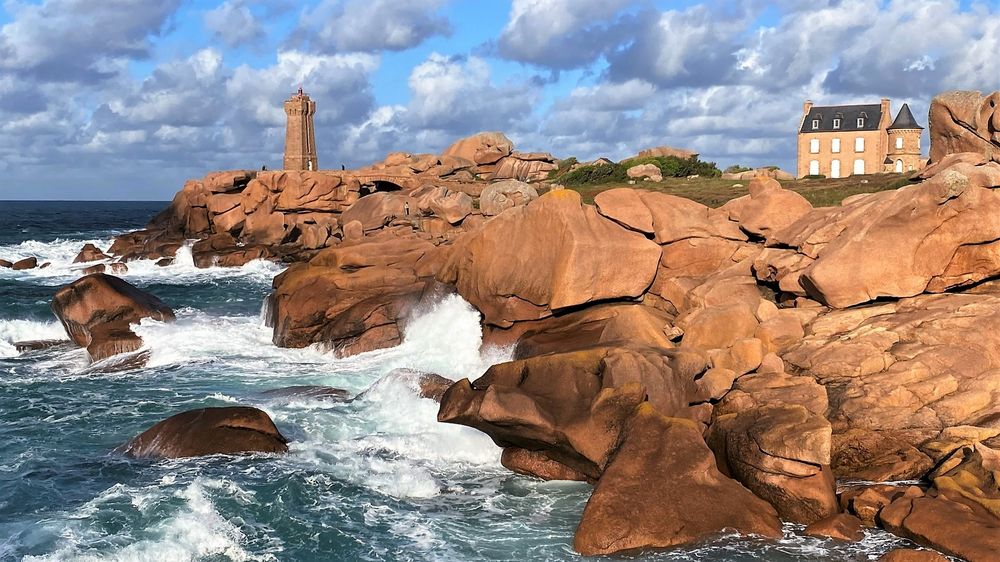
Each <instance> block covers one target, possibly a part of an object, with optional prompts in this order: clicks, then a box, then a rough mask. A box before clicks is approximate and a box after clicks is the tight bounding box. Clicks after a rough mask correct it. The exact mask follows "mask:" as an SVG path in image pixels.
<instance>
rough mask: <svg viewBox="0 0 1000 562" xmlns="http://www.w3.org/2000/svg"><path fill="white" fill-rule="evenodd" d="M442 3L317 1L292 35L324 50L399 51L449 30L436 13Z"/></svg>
mask: <svg viewBox="0 0 1000 562" xmlns="http://www.w3.org/2000/svg"><path fill="white" fill-rule="evenodd" d="M444 4H445V0H346V1H344V0H321V1H320V3H319V4H318V5H317V6H316V7H315V8H313V9H307V10H305V11H304V13H303V15H302V18H301V22H300V27H299V31H298V32H297V33H296V35H301V36H304V37H305V38H306V39H307V40H308V42H309V45H310V46H311V47H312V48H314V49H316V50H319V51H321V52H327V53H329V52H349V51H360V52H377V51H400V50H404V49H408V48H411V47H415V46H417V45H419V44H421V43H423V42H424V41H425V40H426V39H428V38H430V37H433V36H435V35H447V34H449V33H450V32H451V24H450V23H449V22H448V20H447V19H446V18H444V17H443V16H440V15H438V13H437V12H438V10H439V9H440V8H441V6H443V5H444Z"/></svg>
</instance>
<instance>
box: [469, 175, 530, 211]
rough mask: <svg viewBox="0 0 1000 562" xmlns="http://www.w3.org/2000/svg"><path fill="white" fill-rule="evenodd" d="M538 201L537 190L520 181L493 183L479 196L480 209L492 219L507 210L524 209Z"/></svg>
mask: <svg viewBox="0 0 1000 562" xmlns="http://www.w3.org/2000/svg"><path fill="white" fill-rule="evenodd" d="M535 199H538V192H537V191H535V188H533V187H531V186H530V185H528V184H526V183H524V182H523V181H518V180H504V181H500V182H496V183H491V184H490V185H488V186H486V188H485V189H483V192H482V194H481V195H480V196H479V208H480V209H481V210H482V211H483V214H484V215H486V216H488V217H492V216H495V215H499V214H500V213H502V212H504V211H506V210H507V209H512V208H514V207H522V206H524V205H527V204H528V203H530V202H532V201H534V200H535Z"/></svg>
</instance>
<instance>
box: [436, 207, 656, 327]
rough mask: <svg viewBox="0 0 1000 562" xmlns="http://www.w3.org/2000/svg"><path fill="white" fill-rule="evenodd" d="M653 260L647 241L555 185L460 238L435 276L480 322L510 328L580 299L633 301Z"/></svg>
mask: <svg viewBox="0 0 1000 562" xmlns="http://www.w3.org/2000/svg"><path fill="white" fill-rule="evenodd" d="M659 258H660V248H659V246H657V245H656V244H655V243H653V242H651V241H649V240H647V239H646V238H645V237H643V236H642V235H640V234H638V233H634V232H630V231H628V230H626V229H624V228H621V227H620V226H619V225H617V224H615V223H614V222H612V221H609V220H606V219H604V218H603V217H601V216H600V215H599V214H598V213H597V212H596V211H595V210H594V208H593V207H590V206H585V205H583V204H582V201H581V199H580V195H579V194H578V193H576V192H574V191H570V190H559V191H553V192H550V193H547V194H545V195H543V196H542V197H540V198H539V199H538V200H536V201H534V202H532V203H531V204H530V205H527V206H525V207H518V208H515V209H513V210H510V211H508V212H506V213H503V214H501V215H499V216H497V217H496V218H494V219H493V220H490V221H489V222H487V223H486V224H485V225H484V226H483V227H482V228H481V229H479V230H477V231H473V232H469V233H468V234H466V235H464V236H462V237H461V238H460V239H459V240H457V241H456V242H455V244H454V245H453V246H452V249H451V251H450V253H449V256H448V260H447V262H446V263H445V265H444V267H443V268H442V270H441V272H440V273H439V275H438V279H439V280H440V281H442V282H445V283H450V284H454V285H455V286H456V287H457V289H458V292H459V293H460V294H461V295H462V296H463V297H464V298H465V300H467V301H469V302H470V303H471V304H472V305H473V306H475V307H476V308H477V309H479V311H480V312H482V314H483V317H484V321H485V323H486V324H488V325H493V326H499V327H510V326H511V325H513V323H514V322H518V321H524V320H538V319H541V318H546V317H549V316H551V315H552V314H553V312H554V311H560V310H567V309H571V308H576V307H580V306H581V305H585V304H590V303H595V302H600V301H611V300H630V299H637V298H639V297H640V296H642V294H643V293H644V292H645V291H646V289H647V288H648V287H649V285H650V283H651V282H652V280H653V277H654V275H655V273H656V267H657V263H658V261H659ZM595 279H600V282H599V283H597V282H595V281H594V280H595Z"/></svg>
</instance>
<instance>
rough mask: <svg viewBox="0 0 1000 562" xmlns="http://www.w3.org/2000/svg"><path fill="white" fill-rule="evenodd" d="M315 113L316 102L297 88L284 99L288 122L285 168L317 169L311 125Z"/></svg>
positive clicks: (314, 138)
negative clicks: (296, 90)
mask: <svg viewBox="0 0 1000 562" xmlns="http://www.w3.org/2000/svg"><path fill="white" fill-rule="evenodd" d="M315 114H316V102H314V101H312V100H311V99H309V95H308V94H306V93H304V92H303V91H302V88H299V91H298V92H296V93H294V94H292V97H290V98H288V99H287V100H286V101H285V115H287V116H288V124H287V125H286V128H285V165H284V169H286V170H318V169H319V163H318V162H317V160H316V129H315V128H314V126H313V115H315Z"/></svg>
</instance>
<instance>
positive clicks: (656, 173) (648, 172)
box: [625, 164, 663, 181]
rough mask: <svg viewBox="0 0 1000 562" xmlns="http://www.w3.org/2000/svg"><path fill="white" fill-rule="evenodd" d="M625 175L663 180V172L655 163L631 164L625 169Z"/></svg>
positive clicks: (650, 179)
mask: <svg viewBox="0 0 1000 562" xmlns="http://www.w3.org/2000/svg"><path fill="white" fill-rule="evenodd" d="M625 175H627V176H628V177H630V178H632V179H637V180H639V179H644V180H648V181H663V172H661V171H660V168H658V167H657V166H656V164H639V165H638V166H632V167H631V168H629V169H628V170H626V171H625Z"/></svg>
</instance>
